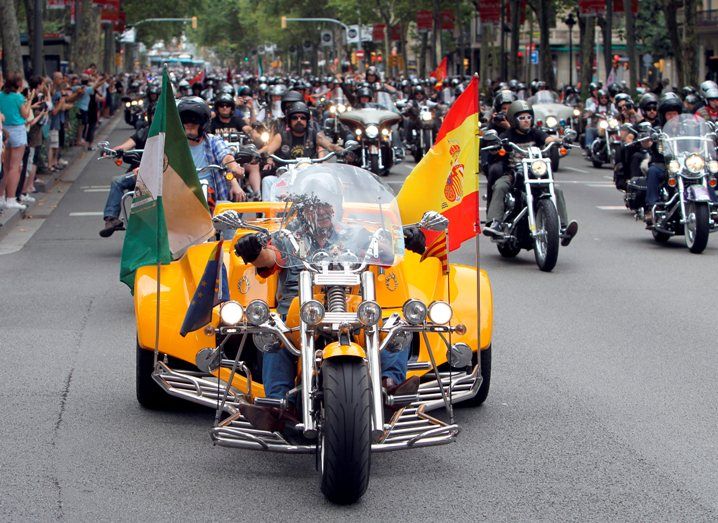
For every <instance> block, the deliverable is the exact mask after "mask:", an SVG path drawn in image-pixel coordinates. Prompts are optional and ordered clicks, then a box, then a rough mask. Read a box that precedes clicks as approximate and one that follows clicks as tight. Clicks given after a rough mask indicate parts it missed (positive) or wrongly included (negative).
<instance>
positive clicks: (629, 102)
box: [613, 93, 633, 108]
mask: <svg viewBox="0 0 718 523" xmlns="http://www.w3.org/2000/svg"><path fill="white" fill-rule="evenodd" d="M621 102H623V103H625V104H626V107H628V106H630V107H633V99H632V98H631V95H630V94H628V93H618V94H617V95H616V98H614V99H613V103H614V104H616V108H618V105H619V104H620V103H621Z"/></svg>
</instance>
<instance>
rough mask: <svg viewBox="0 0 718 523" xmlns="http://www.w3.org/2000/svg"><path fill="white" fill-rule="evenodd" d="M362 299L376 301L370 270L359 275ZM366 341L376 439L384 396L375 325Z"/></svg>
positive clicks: (377, 334)
mask: <svg viewBox="0 0 718 523" xmlns="http://www.w3.org/2000/svg"><path fill="white" fill-rule="evenodd" d="M361 284H362V289H364V292H363V294H364V296H363V298H364V301H368V300H371V301H376V289H375V287H374V274H373V273H372V272H371V271H366V272H363V273H362V275H361ZM364 338H365V342H366V344H365V345H366V358H367V364H368V367H369V379H370V382H371V402H372V404H371V422H372V423H371V424H372V431H371V432H372V439H373V440H374V441H378V440H379V438H380V437H381V436H382V434H383V433H384V398H383V395H382V391H381V361H380V355H379V330H378V328H377V326H376V325H375V326H374V327H373V328H372V329H371V331H370V330H369V329H368V328H367V329H365V334H364Z"/></svg>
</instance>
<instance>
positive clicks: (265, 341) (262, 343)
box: [252, 332, 280, 352]
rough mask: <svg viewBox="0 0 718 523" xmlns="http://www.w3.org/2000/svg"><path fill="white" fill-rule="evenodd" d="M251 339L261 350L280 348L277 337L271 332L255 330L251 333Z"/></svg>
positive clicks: (269, 350) (276, 349)
mask: <svg viewBox="0 0 718 523" xmlns="http://www.w3.org/2000/svg"><path fill="white" fill-rule="evenodd" d="M252 341H253V342H254V346H255V347H257V348H258V349H259V350H261V351H262V352H277V351H278V350H279V349H280V344H279V338H278V337H277V335H276V334H272V333H271V332H256V333H254V334H252Z"/></svg>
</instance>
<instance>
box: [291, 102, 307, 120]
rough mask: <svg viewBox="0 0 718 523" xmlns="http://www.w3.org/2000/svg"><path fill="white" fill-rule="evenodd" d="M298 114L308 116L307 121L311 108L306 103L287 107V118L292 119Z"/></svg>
mask: <svg viewBox="0 0 718 523" xmlns="http://www.w3.org/2000/svg"><path fill="white" fill-rule="evenodd" d="M298 113H301V114H303V115H306V117H307V119H309V107H307V104H305V103H304V102H294V103H293V104H291V105H290V106H289V107H287V118H291V116H292V115H293V114H298Z"/></svg>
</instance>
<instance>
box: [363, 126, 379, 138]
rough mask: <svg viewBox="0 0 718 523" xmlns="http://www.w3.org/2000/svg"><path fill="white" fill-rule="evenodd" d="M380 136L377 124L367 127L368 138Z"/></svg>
mask: <svg viewBox="0 0 718 523" xmlns="http://www.w3.org/2000/svg"><path fill="white" fill-rule="evenodd" d="M377 136H379V128H378V127H377V126H376V125H368V126H367V128H366V137H367V138H376V137H377Z"/></svg>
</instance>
